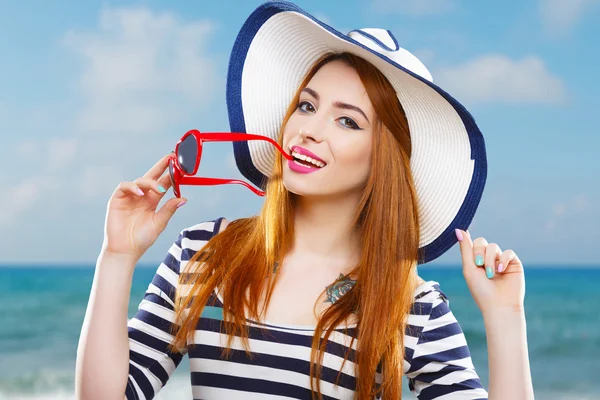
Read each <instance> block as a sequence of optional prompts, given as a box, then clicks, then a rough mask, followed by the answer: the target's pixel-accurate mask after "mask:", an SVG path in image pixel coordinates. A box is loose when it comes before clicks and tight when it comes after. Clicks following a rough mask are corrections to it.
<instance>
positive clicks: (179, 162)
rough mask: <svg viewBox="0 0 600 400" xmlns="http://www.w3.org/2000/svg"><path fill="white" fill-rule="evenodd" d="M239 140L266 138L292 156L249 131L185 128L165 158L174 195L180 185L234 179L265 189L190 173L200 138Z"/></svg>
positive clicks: (195, 165) (195, 169)
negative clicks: (215, 130)
mask: <svg viewBox="0 0 600 400" xmlns="http://www.w3.org/2000/svg"><path fill="white" fill-rule="evenodd" d="M242 140H266V141H267V142H270V143H271V144H273V145H274V146H275V147H277V150H279V152H280V153H281V154H282V155H283V156H284V157H285V158H287V159H288V160H293V157H292V156H291V155H289V154H287V153H286V152H285V151H284V150H283V149H282V148H281V146H279V144H278V143H277V142H276V141H274V140H273V139H271V138H268V137H266V136H262V135H253V134H249V133H230V132H208V133H201V132H200V131H198V130H197V129H192V130H190V131H188V132H186V134H185V135H183V136H182V137H181V139H179V142H177V145H176V146H175V154H173V155H172V156H171V157H170V158H169V175H170V176H171V184H172V186H173V193H175V196H177V197H181V192H180V190H179V186H180V185H224V184H229V183H237V184H240V185H243V186H246V187H247V188H248V189H250V190H252V191H253V192H254V193H256V194H257V195H259V196H264V195H265V192H263V191H262V190H260V189H257V188H255V187H254V186H251V185H250V184H248V183H246V182H244V181H240V180H238V179H223V178H204V177H197V176H193V175H196V173H197V172H198V167H199V166H200V159H201V158H202V143H204V142H238V141H242Z"/></svg>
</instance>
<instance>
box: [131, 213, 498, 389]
mask: <svg viewBox="0 0 600 400" xmlns="http://www.w3.org/2000/svg"><path fill="white" fill-rule="evenodd" d="M222 220H223V219H222V218H219V219H217V220H214V221H208V222H204V223H201V224H197V225H194V226H192V227H189V228H187V229H184V230H183V231H181V232H180V234H179V236H178V238H177V240H176V241H175V243H173V244H172V245H171V248H170V249H169V252H168V253H167V255H166V257H165V259H164V260H163V262H162V263H161V264H160V265H159V267H158V269H157V271H156V273H155V275H154V277H153V279H152V282H151V283H150V284H149V286H148V289H147V290H146V293H145V295H144V298H143V300H142V301H141V303H140V304H139V307H138V310H137V312H136V314H135V316H134V317H133V318H131V319H130V320H129V321H128V332H129V378H128V382H127V388H126V393H125V394H126V398H127V399H152V398H153V397H154V396H156V394H157V393H158V391H159V390H160V389H161V388H162V387H163V386H164V385H165V384H166V383H167V381H168V379H169V377H170V376H171V374H172V373H173V371H174V370H175V368H177V366H178V365H179V364H180V362H181V360H182V359H183V357H184V355H186V354H187V355H188V358H189V362H190V373H191V376H190V378H191V384H192V394H193V397H194V399H205V400H213V399H244V400H248V399H250V400H251V399H311V391H310V381H309V366H310V352H311V340H312V336H313V334H314V327H307V326H297V325H281V324H278V325H272V324H264V323H258V322H256V321H252V320H250V319H247V325H248V327H249V340H250V349H251V351H252V354H253V357H252V359H250V358H248V357H247V355H246V353H245V351H244V347H243V345H242V343H241V340H240V339H239V338H236V340H234V342H233V347H232V349H233V351H232V353H231V356H230V358H228V359H221V358H220V356H221V350H222V349H223V348H224V346H225V343H226V342H225V339H226V337H225V335H224V334H222V333H220V321H222V319H223V313H222V311H223V308H222V307H223V303H222V298H221V297H220V294H219V292H218V291H216V290H215V291H213V293H212V294H211V298H210V299H209V302H208V304H211V305H208V304H207V305H206V306H205V308H204V311H203V313H202V315H201V318H200V320H199V322H198V325H197V328H196V332H195V335H194V338H193V342H194V345H195V346H193V347H189V345H190V343H188V347H189V348H188V347H186V348H185V349H181V352H180V353H177V354H173V353H169V352H168V351H167V345H168V344H169V343H170V341H171V339H172V336H171V335H170V334H169V325H170V324H171V323H172V322H173V321H174V311H173V306H174V297H175V296H174V295H175V288H176V287H177V285H178V276H179V272H180V270H181V271H185V266H186V264H187V262H188V261H189V259H190V258H191V257H192V256H193V255H194V253H196V252H197V251H198V250H199V249H200V248H201V247H202V246H204V245H205V244H206V242H207V241H208V240H209V239H210V238H211V237H213V236H214V235H215V234H216V233H217V232H219V227H220V224H221V221H222ZM213 300H214V303H213ZM261 326H262V327H266V328H267V329H266V332H267V334H265V332H263V331H262V330H261V329H259V328H260V327H261ZM355 336H356V325H355V324H354V325H349V326H348V327H347V329H344V328H342V327H340V328H336V330H335V331H334V333H333V334H332V335H331V336H330V337H329V340H328V344H327V352H326V353H325V355H324V357H323V369H322V374H321V378H320V379H321V392H322V393H323V398H324V399H326V400H329V399H353V396H354V390H355V388H356V380H355V375H354V365H355V364H354V362H353V361H354V356H355V352H356V348H357V346H356V343H357V341H356V340H355V341H354V343H353V344H352V350H351V351H350V356H349V357H348V360H347V361H346V363H345V364H344V366H343V369H342V374H341V378H340V382H339V385H335V381H336V378H337V374H338V372H339V371H340V369H341V368H342V361H343V360H344V356H345V354H346V352H347V351H348V349H349V348H350V340H351V338H352V337H355ZM405 349H406V354H405V359H404V375H405V376H406V377H407V379H408V384H409V388H410V390H411V391H412V392H413V393H414V394H415V395H416V396H417V398H418V399H420V400H425V399H487V392H486V391H485V390H484V389H483V387H482V386H481V383H480V380H479V377H478V376H477V373H476V371H475V368H474V366H473V363H472V361H471V356H470V352H469V348H468V346H467V342H466V340H465V337H464V334H463V332H462V330H461V328H460V325H459V324H458V322H457V321H456V318H455V317H454V315H453V314H452V312H451V311H450V309H449V308H448V299H447V297H446V296H445V295H444V294H443V293H442V291H441V290H440V288H439V284H438V283H437V282H435V281H428V282H425V283H423V284H422V285H420V286H419V287H418V288H417V289H416V291H415V301H414V304H413V306H412V309H411V312H410V315H409V318H408V326H407V328H406V333H405ZM378 371H379V372H380V369H378ZM379 372H377V374H376V383H377V384H379V383H380V382H381V374H380V373H379Z"/></svg>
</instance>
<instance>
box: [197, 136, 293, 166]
mask: <svg viewBox="0 0 600 400" xmlns="http://www.w3.org/2000/svg"><path fill="white" fill-rule="evenodd" d="M200 138H201V139H202V140H204V141H206V142H230V141H234V142H239V141H246V140H266V141H267V142H269V143H271V144H272V145H273V146H275V147H277V150H279V152H280V153H281V154H282V155H283V156H284V157H285V158H287V159H288V160H293V159H294V158H293V157H292V156H291V155H289V154H287V153H286V152H285V150H283V149H282V148H281V146H279V143H277V142H276V141H274V140H273V139H271V138H269V137H266V136H262V135H254V134H251V133H200Z"/></svg>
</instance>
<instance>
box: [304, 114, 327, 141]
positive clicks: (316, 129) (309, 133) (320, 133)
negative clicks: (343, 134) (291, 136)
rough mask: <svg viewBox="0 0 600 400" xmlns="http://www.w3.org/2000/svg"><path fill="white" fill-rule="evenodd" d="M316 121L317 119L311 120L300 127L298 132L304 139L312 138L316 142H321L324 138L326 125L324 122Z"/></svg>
mask: <svg viewBox="0 0 600 400" xmlns="http://www.w3.org/2000/svg"><path fill="white" fill-rule="evenodd" d="M315 119H316V118H315ZM316 122H317V121H311V122H310V123H306V124H304V125H302V126H301V127H300V129H299V132H298V133H299V134H300V137H301V138H302V139H303V140H307V141H308V140H312V141H315V142H321V141H322V140H323V137H324V131H325V127H324V126H323V124H319V123H316Z"/></svg>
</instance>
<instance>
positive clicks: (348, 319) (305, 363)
mask: <svg viewBox="0 0 600 400" xmlns="http://www.w3.org/2000/svg"><path fill="white" fill-rule="evenodd" d="M291 43H293V45H292V44H291ZM265 77H268V78H267V79H265ZM227 98H228V110H229V115H230V124H231V127H232V131H235V132H253V133H255V132H260V133H261V134H265V135H266V136H269V137H272V138H273V139H276V140H277V141H278V143H280V144H281V145H282V147H283V148H284V149H285V150H287V151H289V152H290V153H291V154H292V155H293V156H294V157H295V160H294V161H289V162H285V163H284V162H283V160H282V157H281V156H277V157H276V156H275V155H276V154H275V153H274V152H273V149H272V147H269V145H268V144H262V141H261V142H240V143H236V145H235V155H236V160H237V164H238V166H239V167H240V170H241V172H242V173H243V174H244V175H245V176H246V177H247V178H248V179H250V180H251V181H252V182H254V183H255V184H256V185H259V186H262V187H264V188H266V192H267V197H266V200H265V203H264V205H263V208H262V210H261V212H260V214H259V215H258V216H255V217H251V218H243V219H240V220H236V221H232V222H231V223H229V224H228V223H227V221H226V220H224V219H223V218H219V219H217V220H215V221H208V222H204V223H200V224H196V225H193V226H190V227H188V228H186V229H184V230H182V231H181V233H180V235H179V237H178V239H177V241H176V242H175V243H174V244H173V246H172V247H171V249H170V250H169V253H168V254H167V256H166V258H165V260H164V262H163V263H162V264H161V265H160V266H159V268H158V270H157V272H156V275H155V277H154V279H153V280H152V283H151V284H150V286H149V287H148V290H147V292H146V295H145V297H144V300H143V301H142V303H141V304H140V306H139V310H138V312H137V314H136V315H135V317H134V318H132V319H131V320H130V321H129V322H127V305H128V298H129V289H130V285H131V278H132V272H133V269H134V266H135V264H136V262H137V260H139V258H140V257H141V256H142V255H143V253H144V252H145V251H146V250H147V249H148V248H149V247H150V246H151V245H152V244H153V243H154V241H155V240H156V238H157V236H158V235H159V234H160V232H162V231H163V230H164V228H165V227H166V225H167V223H168V220H169V219H170V217H171V216H172V215H173V213H174V212H175V211H176V209H177V207H178V206H180V205H182V204H183V203H185V200H181V199H178V198H174V199H170V200H168V201H167V202H166V203H165V205H164V206H163V207H162V208H161V209H160V210H159V211H158V212H157V213H155V212H154V211H155V210H156V208H157V204H158V202H159V201H160V199H161V198H162V197H163V196H164V193H165V192H166V189H168V188H169V187H170V185H171V183H170V179H169V175H168V174H163V173H164V172H165V169H166V168H167V163H168V157H169V156H165V157H163V158H162V159H161V160H160V161H159V162H158V163H157V164H156V165H155V166H154V167H153V168H152V169H150V170H149V171H148V173H146V174H145V175H144V177H141V178H138V179H136V180H135V181H133V182H124V183H121V184H120V185H119V187H118V188H117V190H116V191H115V192H114V194H113V196H112V197H111V199H110V201H109V207H108V211H107V219H106V228H105V240H104V244H103V248H102V252H101V254H100V257H99V259H98V264H97V267H96V275H95V277H94V284H93V287H92V295H91V297H90V303H89V306H88V311H87V313H86V318H85V322H84V327H83V330H82V336H81V340H80V345H79V352H78V360H77V385H76V387H77V393H78V396H79V397H80V398H96V397H97V398H102V399H110V398H115V399H116V398H122V397H123V393H125V395H126V397H127V398H129V399H136V398H146V399H147V398H152V397H154V396H155V395H156V393H157V392H158V391H159V390H160V389H161V387H163V386H164V385H165V384H166V382H167V380H168V378H169V376H170V375H171V373H172V372H173V371H174V369H175V368H176V367H177V365H179V363H180V362H181V360H182V357H183V355H185V354H188V356H189V358H190V368H191V371H192V375H191V381H192V390H193V395H194V398H204V399H208V398H211V399H222V398H227V399H236V398H239V399H247V398H271V396H272V397H273V398H275V396H277V398H301V399H304V398H327V399H333V398H344V399H350V398H355V399H369V398H374V397H377V398H382V399H397V398H400V397H401V387H402V375H406V376H407V378H408V381H409V386H410V389H411V390H412V391H413V392H414V393H415V394H416V395H417V397H418V398H419V399H435V398H460V399H480V398H488V393H487V392H486V390H484V389H483V387H482V386H481V383H480V381H479V377H478V375H477V373H476V371H475V369H474V367H473V364H472V362H471V359H470V354H469V350H468V347H467V344H466V341H465V338H464V335H463V333H462V331H461V329H460V325H459V324H458V322H457V321H456V319H455V318H454V316H453V315H452V313H451V312H450V310H449V308H448V301H447V299H446V297H445V295H444V294H443V292H442V291H441V290H440V288H439V285H438V284H437V282H435V281H429V282H424V281H423V280H422V279H421V278H419V277H418V275H417V269H416V267H417V264H423V263H426V262H429V261H431V260H433V259H435V258H437V257H439V256H440V255H441V254H443V253H444V252H445V251H446V250H448V249H449V248H450V247H451V246H452V245H453V244H454V243H455V242H456V240H457V239H458V240H459V242H460V248H461V253H462V263H463V273H464V276H465V279H466V281H467V284H468V286H469V289H470V291H471V294H472V295H473V297H474V299H475V301H476V303H477V305H478V307H479V308H480V310H481V311H482V313H483V316H484V321H485V326H486V334H487V339H488V350H489V362H490V388H489V398H490V399H530V398H533V391H532V385H531V378H530V373H529V363H528V356H527V342H526V332H525V316H524V311H523V298H524V276H523V266H522V263H521V262H520V260H519V258H518V257H517V256H516V254H515V253H514V252H513V251H511V250H506V251H504V252H503V251H502V250H501V249H500V248H499V246H498V245H496V244H493V243H492V244H488V243H487V241H486V240H485V239H484V238H477V239H475V240H472V238H471V236H470V234H469V233H468V231H467V230H466V227H467V226H468V224H469V223H470V221H471V220H472V217H473V215H474V213H475V209H476V208H477V204H478V202H479V199H480V197H481V194H482V191H483V186H484V183H485V150H484V146H483V139H482V138H481V135H480V133H479V131H478V129H477V127H476V125H475V122H474V121H473V119H472V117H471V116H470V115H469V114H468V112H466V110H464V108H463V107H462V106H460V105H459V104H458V102H456V100H454V99H452V98H451V97H450V96H448V95H447V94H445V93H444V92H443V91H441V89H439V88H437V87H436V86H434V85H433V84H432V83H431V76H430V75H429V72H428V71H427V69H426V68H425V67H424V66H423V65H422V64H421V63H420V61H419V60H418V59H416V57H414V56H413V55H412V54H410V53H408V52H407V51H406V50H403V49H401V48H399V46H398V45H397V42H396V41H395V39H394V38H393V36H392V35H391V33H390V32H389V31H384V30H374V29H371V30H359V31H355V32H352V33H351V34H349V36H346V35H342V34H340V33H339V32H336V31H334V30H332V29H331V28H330V27H328V26H326V25H325V24H323V23H321V22H320V21H318V20H316V19H315V18H314V17H312V16H310V15H308V14H306V13H305V12H304V11H302V10H301V9H299V8H297V7H296V6H294V5H292V4H289V3H281V2H269V3H266V4H264V5H262V6H260V7H259V8H258V9H257V10H256V11H255V12H254V13H253V14H252V15H251V16H250V17H249V19H248V20H247V21H246V24H245V25H244V27H242V30H241V32H240V34H239V35H238V38H237V40H236V43H235V45H234V49H233V52H232V58H231V61H230V68H229V76H228V87H227ZM286 107H287V109H286ZM430 138H433V139H432V140H428V139H430ZM465 148H466V149H467V151H465ZM138 192H139V193H138ZM450 235H454V236H453V237H452V236H450ZM484 266H485V267H484ZM126 327H127V328H128V329H127V330H126ZM225 339H226V340H225ZM319 339H321V340H319ZM317 377H318V379H316V378H317ZM311 378H315V379H311Z"/></svg>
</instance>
